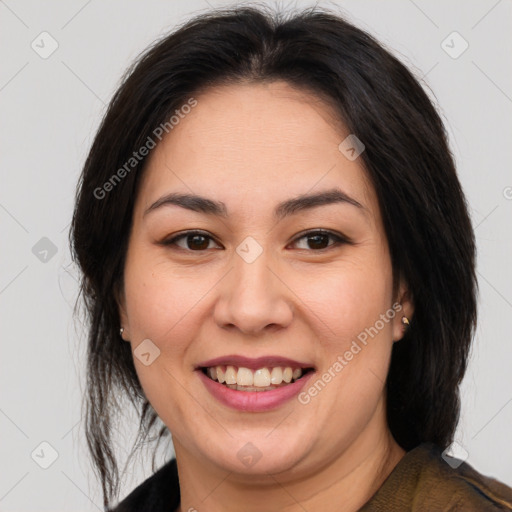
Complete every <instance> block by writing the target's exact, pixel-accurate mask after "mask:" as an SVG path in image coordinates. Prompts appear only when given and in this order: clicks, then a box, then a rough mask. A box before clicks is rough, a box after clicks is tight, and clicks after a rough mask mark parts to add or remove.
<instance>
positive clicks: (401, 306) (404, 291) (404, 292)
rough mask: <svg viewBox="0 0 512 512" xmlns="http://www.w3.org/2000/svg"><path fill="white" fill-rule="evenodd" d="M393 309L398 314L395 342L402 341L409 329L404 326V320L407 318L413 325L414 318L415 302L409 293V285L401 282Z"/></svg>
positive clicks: (395, 326)
mask: <svg viewBox="0 0 512 512" xmlns="http://www.w3.org/2000/svg"><path fill="white" fill-rule="evenodd" d="M393 309H394V310H395V312H396V315H395V317H394V318H393V342H397V341H400V340H401V339H402V338H403V337H404V334H405V332H406V330H407V328H408V325H407V324H404V323H403V321H402V319H403V318H404V317H406V318H407V319H408V320H409V322H410V323H412V321H413V320H412V317H413V314H414V302H413V298H412V294H411V292H410V291H409V288H408V286H407V284H406V283H405V282H404V281H403V280H401V281H400V285H399V287H398V294H397V297H396V298H395V302H394V303H393Z"/></svg>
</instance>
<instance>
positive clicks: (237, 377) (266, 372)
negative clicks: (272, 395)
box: [207, 366, 302, 388]
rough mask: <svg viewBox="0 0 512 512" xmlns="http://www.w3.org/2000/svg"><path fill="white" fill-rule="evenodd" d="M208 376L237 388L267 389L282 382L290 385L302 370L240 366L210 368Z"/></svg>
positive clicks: (299, 375) (288, 367)
mask: <svg viewBox="0 0 512 512" xmlns="http://www.w3.org/2000/svg"><path fill="white" fill-rule="evenodd" d="M207 373H208V376H209V377H210V378H211V379H213V380H218V381H219V382H220V383H221V384H223V383H226V384H237V385H238V386H255V387H262V388H264V387H268V386H270V385H279V384H281V383H283V382H285V383H290V382H291V381H292V379H293V380H297V379H298V378H300V377H301V376H302V368H295V369H293V368H291V367H290V366H287V367H285V368H281V367H279V366H276V367H275V368H259V369H258V370H255V371H254V370H251V369H250V368H244V367H243V366H241V367H240V368H237V367H236V366H212V367H210V368H208V370H207Z"/></svg>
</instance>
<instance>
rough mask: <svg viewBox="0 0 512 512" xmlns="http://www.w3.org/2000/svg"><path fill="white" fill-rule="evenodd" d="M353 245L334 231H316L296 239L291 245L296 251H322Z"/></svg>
mask: <svg viewBox="0 0 512 512" xmlns="http://www.w3.org/2000/svg"><path fill="white" fill-rule="evenodd" d="M344 243H345V244H348V243H351V242H350V240H348V238H346V237H345V236H343V235H341V234H338V233H333V232H332V231H325V230H315V231H309V232H308V233H306V234H303V235H302V236H300V237H298V238H296V239H295V240H294V241H293V242H292V244H291V245H295V248H296V249H305V250H317V251H319V250H322V249H328V248H330V247H335V246H338V245H341V244H344Z"/></svg>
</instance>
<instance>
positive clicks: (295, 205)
mask: <svg viewBox="0 0 512 512" xmlns="http://www.w3.org/2000/svg"><path fill="white" fill-rule="evenodd" d="M336 203H345V204H349V205H352V206H355V207H356V208H358V209H360V210H362V211H366V208H365V207H364V206H363V205H362V204H361V203H359V202H358V201H356V200H355V199H354V198H352V197H350V196H349V195H348V194H346V193H345V192H343V191H342V190H340V189H337V188H333V189H330V190H326V191H323V192H318V193H315V194H303V195H300V196H298V197H294V198H292V199H288V200H286V201H283V202H282V203H279V204H278V205H277V207H276V208H275V210H274V217H276V218H277V219H282V218H284V217H287V216H289V215H293V214H295V213H298V212H301V211H304V210H308V209H311V208H316V207H317V206H324V205H329V204H336ZM168 205H175V206H180V207H181V208H185V209H187V210H192V211H194V212H199V213H206V214H208V215H216V216H219V217H227V215H228V211H227V208H226V205H225V204H224V203H223V202H221V201H215V200H213V199H208V198H206V197H201V196H198V195H194V194H179V193H171V194H167V195H165V196H163V197H161V198H160V199H158V200H156V201H155V202H154V203H153V204H152V205H151V206H150V207H149V208H148V209H147V210H146V211H145V212H144V215H146V214H148V213H149V212H151V211H154V210H156V209H158V208H161V207H163V206H168Z"/></svg>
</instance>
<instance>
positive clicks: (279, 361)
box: [197, 355, 314, 370]
mask: <svg viewBox="0 0 512 512" xmlns="http://www.w3.org/2000/svg"><path fill="white" fill-rule="evenodd" d="M224 365H225V366H229V365H231V366H237V367H238V368H240V367H243V368H250V369H252V370H258V369H259V368H265V367H267V368H268V367H276V366H282V367H287V366H290V367H291V368H314V366H313V365H312V364H311V363H304V362H301V361H295V360H293V359H289V358H287V357H281V356H262V357H256V358H251V357H245V356H237V355H227V356H220V357H216V358H215V359H208V361H203V362H202V363H199V364H198V365H197V369H199V368H210V367H212V366H224Z"/></svg>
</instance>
